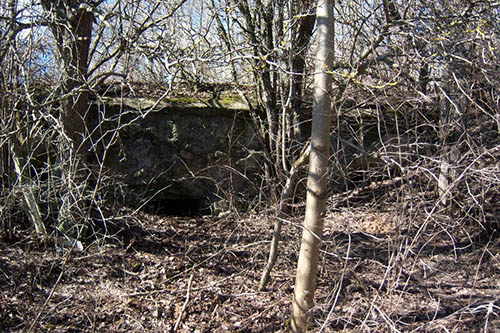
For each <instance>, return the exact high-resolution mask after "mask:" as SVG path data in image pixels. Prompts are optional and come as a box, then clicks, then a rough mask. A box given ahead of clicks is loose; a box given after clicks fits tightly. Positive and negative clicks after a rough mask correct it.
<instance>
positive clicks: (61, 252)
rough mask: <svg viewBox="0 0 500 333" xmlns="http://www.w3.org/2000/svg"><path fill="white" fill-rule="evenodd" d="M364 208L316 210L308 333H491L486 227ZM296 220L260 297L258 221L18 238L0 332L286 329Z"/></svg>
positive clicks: (167, 220) (498, 305) (393, 207)
mask: <svg viewBox="0 0 500 333" xmlns="http://www.w3.org/2000/svg"><path fill="white" fill-rule="evenodd" d="M395 191H396V190H394V191H393V192H394V193H395ZM372 206H373V205H361V204H358V205H356V207H351V208H349V209H335V210H332V211H330V212H329V214H328V217H327V219H326V225H325V238H324V245H323V251H322V259H321V263H320V265H321V268H320V277H319V280H318V290H317V293H316V296H317V297H316V307H315V308H314V318H315V319H314V325H313V328H312V331H315V332H320V331H321V332H340V331H343V332H388V331H390V332H398V331H400V332H409V331H426V332H472V331H475V332H479V331H484V332H495V331H496V330H500V318H499V317H498V315H499V313H500V311H499V310H500V285H499V284H498V281H499V275H500V255H499V254H498V248H499V247H500V238H498V237H497V236H498V233H497V232H492V233H487V232H485V231H484V230H483V229H482V228H481V227H480V226H479V225H477V224H476V225H470V224H467V223H466V222H463V221H462V220H459V219H457V218H450V217H449V216H446V215H442V214H437V213H436V214H433V215H432V216H430V215H426V214H423V213H422V212H423V210H420V211H419V212H417V213H416V212H415V211H412V210H411V209H408V208H407V207H402V206H401V205H398V204H397V203H396V202H392V203H391V202H388V203H387V204H385V205H383V207H380V208H379V209H376V210H374V209H373V208H371V207H372ZM426 208H427V209H431V208H432V207H426ZM118 213H120V215H122V216H126V212H125V211H122V212H117V215H118ZM297 214H299V212H297ZM300 223H301V218H300V216H299V215H297V217H295V218H290V219H288V220H287V223H286V224H285V228H284V232H283V238H282V242H281V246H280V253H281V255H280V257H279V261H278V264H277V265H276V267H275V269H274V272H273V274H272V281H271V283H270V285H269V286H268V290H267V291H264V292H257V291H256V290H257V283H258V280H259V277H260V274H261V270H262V267H263V265H264V263H265V260H266V257H267V251H268V246H269V237H264V235H270V228H271V225H272V218H271V217H270V216H264V215H259V216H248V217H246V218H243V217H240V218H238V217H237V216H234V215H232V216H230V217H226V218H222V219H216V218H211V217H208V216H207V217H191V218H189V217H184V218H182V217H169V216H155V215H146V214H139V215H137V216H134V217H128V218H120V219H114V220H113V219H110V220H109V221H108V225H107V227H108V230H109V236H108V237H106V238H101V239H97V240H95V239H94V240H93V241H89V242H88V243H87V245H86V246H85V249H84V251H83V252H79V251H76V250H75V249H73V251H70V250H69V249H68V248H67V247H63V246H58V245H56V242H55V241H54V240H53V239H46V240H44V241H33V240H32V239H33V237H32V236H30V235H29V233H30V231H29V230H18V232H17V233H16V234H17V241H16V242H11V243H2V246H1V249H0V282H1V283H0V285H1V287H0V288H1V289H0V290H1V294H0V297H1V298H0V316H1V318H0V322H1V324H0V329H1V330H2V331H10V332H21V331H23V332H26V331H33V332H38V331H51V332H80V331H84V332H91V331H98V332H103V331H107V332H130V331H136V332H160V331H163V332H173V331H177V332H286V321H287V319H288V317H289V308H290V303H291V294H292V291H293V279H294V270H295V266H296V259H297V258H296V257H297V253H298V245H299V242H298V240H299V236H300V227H299V226H300ZM174 328H175V329H174Z"/></svg>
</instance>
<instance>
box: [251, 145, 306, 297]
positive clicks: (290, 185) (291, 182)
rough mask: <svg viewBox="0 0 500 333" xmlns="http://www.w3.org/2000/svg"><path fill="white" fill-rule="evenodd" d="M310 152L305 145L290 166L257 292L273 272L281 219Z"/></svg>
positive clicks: (264, 286)
mask: <svg viewBox="0 0 500 333" xmlns="http://www.w3.org/2000/svg"><path fill="white" fill-rule="evenodd" d="M310 151H311V146H310V145H307V148H306V149H305V151H304V152H303V153H302V154H301V155H300V157H299V158H298V159H297V160H296V161H295V162H294V163H293V164H292V169H291V170H290V175H289V176H288V179H287V180H286V183H285V188H284V189H283V192H282V193H281V198H280V206H279V209H278V213H277V214H276V220H275V221H274V230H273V239H272V241H271V247H270V248H269V257H268V259H267V264H266V267H265V268H264V271H263V272H262V277H261V278H260V283H259V291H263V290H265V289H266V286H267V284H268V282H269V279H270V276H271V271H272V270H273V267H274V264H275V263H276V259H277V258H278V245H279V242H280V237H281V225H282V218H283V216H285V214H286V213H287V212H288V210H289V206H290V201H291V200H292V198H293V196H292V194H293V190H294V188H295V183H296V182H297V174H298V171H299V169H300V167H301V166H302V164H303V163H304V161H305V160H306V159H307V158H308V157H309V153H310Z"/></svg>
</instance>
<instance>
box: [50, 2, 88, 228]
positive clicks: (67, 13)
mask: <svg viewBox="0 0 500 333" xmlns="http://www.w3.org/2000/svg"><path fill="white" fill-rule="evenodd" d="M42 5H43V7H44V9H45V11H46V13H47V15H48V16H50V17H51V19H52V23H51V25H50V28H51V31H52V34H53V36H54V39H55V40H56V47H57V50H58V58H59V59H58V60H59V61H60V62H61V64H62V65H63V66H64V67H63V68H62V72H63V81H62V87H61V93H62V95H63V96H64V97H63V99H62V103H61V104H62V107H61V113H60V119H61V123H62V127H63V133H62V135H61V141H60V142H61V148H60V160H61V178H62V183H63V186H64V189H65V193H64V194H63V195H62V198H61V199H62V202H61V207H60V208H59V216H58V228H59V230H60V231H62V232H64V233H65V234H66V233H68V232H69V233H70V234H72V235H75V234H77V232H76V230H75V229H74V227H75V226H76V224H77V220H78V218H76V217H75V216H76V212H77V211H78V208H81V207H80V206H81V192H82V191H81V190H82V189H81V186H79V185H80V184H84V183H85V182H84V179H85V177H84V176H85V175H84V174H82V169H83V168H82V167H83V164H82V159H83V157H84V155H83V154H84V152H85V150H86V149H85V146H86V138H85V137H86V134H85V132H86V124H85V123H86V121H85V118H86V112H87V109H88V96H89V94H88V90H87V87H86V84H87V76H88V62H89V59H88V58H89V49H90V42H91V37H92V25H93V21H94V14H93V13H92V8H91V7H89V6H88V5H86V4H85V3H84V2H83V1H78V2H75V3H69V4H63V3H61V2H51V1H42ZM70 229H71V231H70Z"/></svg>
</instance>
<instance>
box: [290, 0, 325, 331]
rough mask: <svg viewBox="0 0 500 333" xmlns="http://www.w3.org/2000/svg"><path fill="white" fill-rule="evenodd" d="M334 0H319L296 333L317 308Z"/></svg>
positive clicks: (294, 303) (295, 306) (294, 306)
mask: <svg viewBox="0 0 500 333" xmlns="http://www.w3.org/2000/svg"><path fill="white" fill-rule="evenodd" d="M333 10H334V1H333V0H318V7H317V12H316V13H317V18H316V20H317V26H318V28H317V29H318V50H317V54H316V64H315V77H314V105H313V120H312V134H311V153H310V155H309V176H308V180H307V203H306V216H305V220H304V230H303V234H302V243H301V246H300V254H299V260H298V263H297V276H296V279H295V290H294V296H293V301H292V318H291V321H290V329H291V330H292V332H306V331H307V325H308V323H309V321H310V317H311V312H310V310H311V309H312V307H313V297H314V291H315V289H316V279H317V273H318V259H319V248H320V245H321V238H322V237H323V222H324V215H325V208H326V204H325V197H326V192H327V191H326V189H327V178H328V158H329V151H330V123H331V119H332V100H331V93H332V91H331V90H332V76H331V73H329V71H330V70H331V69H332V68H333V57H334V38H335V34H334V19H333V18H334V17H333Z"/></svg>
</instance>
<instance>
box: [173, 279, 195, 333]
mask: <svg viewBox="0 0 500 333" xmlns="http://www.w3.org/2000/svg"><path fill="white" fill-rule="evenodd" d="M193 276H194V274H193V273H191V275H190V276H189V281H188V285H187V291H186V300H185V301H184V304H183V305H182V309H181V312H179V316H177V321H176V322H175V326H174V329H173V332H175V331H177V327H178V326H179V324H180V323H181V319H182V315H183V314H184V311H185V310H186V306H187V305H188V303H189V298H190V296H191V283H192V282H193Z"/></svg>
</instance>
